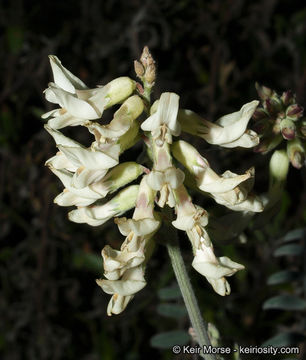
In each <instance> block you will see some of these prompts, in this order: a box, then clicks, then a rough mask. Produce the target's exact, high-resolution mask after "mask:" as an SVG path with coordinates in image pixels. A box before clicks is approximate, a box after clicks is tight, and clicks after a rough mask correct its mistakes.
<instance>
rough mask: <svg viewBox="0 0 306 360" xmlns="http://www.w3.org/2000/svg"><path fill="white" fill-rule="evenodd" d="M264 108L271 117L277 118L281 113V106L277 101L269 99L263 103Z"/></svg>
mask: <svg viewBox="0 0 306 360" xmlns="http://www.w3.org/2000/svg"><path fill="white" fill-rule="evenodd" d="M263 106H264V108H265V109H266V111H267V112H268V113H269V115H270V116H276V114H277V113H278V112H279V111H281V104H280V103H279V102H278V101H276V100H275V99H272V98H268V99H266V100H265V101H264V102H263Z"/></svg>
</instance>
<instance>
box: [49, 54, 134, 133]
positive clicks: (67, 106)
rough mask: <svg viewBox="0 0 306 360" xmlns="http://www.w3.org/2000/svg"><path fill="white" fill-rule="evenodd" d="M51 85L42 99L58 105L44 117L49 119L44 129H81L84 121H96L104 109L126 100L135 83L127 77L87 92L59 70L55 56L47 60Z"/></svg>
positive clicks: (79, 81) (63, 71) (60, 65)
mask: <svg viewBox="0 0 306 360" xmlns="http://www.w3.org/2000/svg"><path fill="white" fill-rule="evenodd" d="M50 63H51V68H52V72H53V77H54V83H52V82H51V83H50V84H49V87H48V88H47V89H46V90H45V96H46V99H47V100H48V101H50V102H52V103H55V104H58V105H60V107H61V109H55V110H52V111H49V112H48V113H46V114H44V115H43V116H42V117H43V118H44V119H46V118H48V117H50V116H52V118H51V119H50V120H49V121H48V125H49V126H50V127H52V128H54V129H60V128H63V127H65V126H76V125H82V124H84V123H85V122H86V121H88V120H94V119H99V118H100V117H101V116H102V113H103V111H104V109H106V108H107V107H110V106H112V105H113V104H116V103H118V102H120V101H122V100H124V99H126V98H127V97H128V96H129V95H131V93H132V92H133V91H134V89H135V82H134V81H132V80H131V79H129V78H128V77H121V78H118V79H115V80H113V81H112V82H110V83H109V84H107V85H105V86H103V87H97V88H95V89H88V88H87V87H86V85H85V84H84V83H83V82H82V81H81V80H80V79H78V78H77V77H76V76H74V75H73V74H72V73H71V72H70V71H69V70H67V69H66V68H65V67H64V66H62V64H61V62H60V60H59V59H58V58H57V57H56V56H50Z"/></svg>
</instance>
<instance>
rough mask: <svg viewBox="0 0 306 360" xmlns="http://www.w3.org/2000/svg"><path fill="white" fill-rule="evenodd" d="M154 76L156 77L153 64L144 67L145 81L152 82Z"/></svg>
mask: <svg viewBox="0 0 306 360" xmlns="http://www.w3.org/2000/svg"><path fill="white" fill-rule="evenodd" d="M155 77H156V69H155V65H154V64H152V65H149V66H148V67H147V69H146V73H145V76H144V78H145V81H146V82H147V83H149V84H153V83H154V81H155Z"/></svg>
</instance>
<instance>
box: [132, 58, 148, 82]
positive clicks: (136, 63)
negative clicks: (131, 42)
mask: <svg viewBox="0 0 306 360" xmlns="http://www.w3.org/2000/svg"><path fill="white" fill-rule="evenodd" d="M134 70H135V73H136V75H137V77H139V78H142V76H143V75H144V73H145V69H144V67H143V66H142V64H141V63H140V62H139V61H137V60H135V61H134Z"/></svg>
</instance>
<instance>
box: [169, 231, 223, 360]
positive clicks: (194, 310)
mask: <svg viewBox="0 0 306 360" xmlns="http://www.w3.org/2000/svg"><path fill="white" fill-rule="evenodd" d="M173 233H174V231H173ZM174 235H175V236H174V239H171V242H168V243H167V249H168V254H169V256H170V259H171V263H172V267H173V270H174V273H175V276H176V279H177V282H178V284H179V287H180V289H181V293H182V295H183V299H184V302H185V305H186V308H187V311H188V315H189V318H190V321H191V324H192V327H193V329H194V331H195V333H196V337H197V341H198V344H199V346H200V347H201V348H202V349H203V346H204V345H206V346H207V347H208V346H209V345H211V344H210V340H209V337H208V334H207V330H206V327H205V325H204V321H203V319H202V315H201V312H200V309H199V305H198V302H197V299H196V297H195V294H194V291H193V288H192V286H191V283H190V280H189V277H188V274H187V271H186V267H185V264H184V260H183V258H182V255H181V251H180V248H179V244H178V241H177V234H176V232H175V234H174ZM200 355H201V356H202V357H203V358H204V359H205V360H215V359H216V357H215V356H214V355H210V354H206V355H205V356H204V355H203V354H200Z"/></svg>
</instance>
